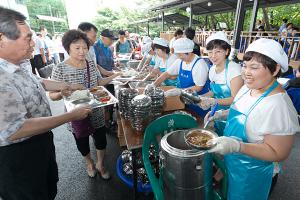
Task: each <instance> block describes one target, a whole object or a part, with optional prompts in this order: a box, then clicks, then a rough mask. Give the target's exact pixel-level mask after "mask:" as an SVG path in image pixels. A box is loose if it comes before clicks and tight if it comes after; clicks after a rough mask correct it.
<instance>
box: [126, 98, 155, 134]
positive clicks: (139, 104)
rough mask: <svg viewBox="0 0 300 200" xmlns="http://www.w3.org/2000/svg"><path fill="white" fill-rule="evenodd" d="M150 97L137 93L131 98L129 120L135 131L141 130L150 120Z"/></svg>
mask: <svg viewBox="0 0 300 200" xmlns="http://www.w3.org/2000/svg"><path fill="white" fill-rule="evenodd" d="M151 103H152V101H151V98H150V97H149V96H147V95H144V94H142V95H138V96H136V97H134V98H133V99H132V100H131V109H130V111H131V115H130V121H131V125H132V127H133V128H134V129H135V130H136V131H143V130H144V129H145V127H146V126H147V125H148V123H149V122H150V120H151V118H152V116H151Z"/></svg>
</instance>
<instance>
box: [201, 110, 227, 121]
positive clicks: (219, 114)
mask: <svg viewBox="0 0 300 200" xmlns="http://www.w3.org/2000/svg"><path fill="white" fill-rule="evenodd" d="M210 112H211V111H209V112H208V113H207V114H206V115H205V117H204V124H205V123H206V122H207V120H210V121H214V120H226V119H227V115H228V110H217V111H216V112H215V114H214V116H212V117H210V118H208V117H209V115H210Z"/></svg>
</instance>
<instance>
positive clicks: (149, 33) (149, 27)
mask: <svg viewBox="0 0 300 200" xmlns="http://www.w3.org/2000/svg"><path fill="white" fill-rule="evenodd" d="M149 29H150V27H149V21H148V22H147V34H148V36H150V32H149Z"/></svg>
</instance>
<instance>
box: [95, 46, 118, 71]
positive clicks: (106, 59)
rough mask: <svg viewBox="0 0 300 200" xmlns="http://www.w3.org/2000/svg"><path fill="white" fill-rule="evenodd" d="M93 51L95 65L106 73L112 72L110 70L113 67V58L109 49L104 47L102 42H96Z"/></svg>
mask: <svg viewBox="0 0 300 200" xmlns="http://www.w3.org/2000/svg"><path fill="white" fill-rule="evenodd" d="M94 50H95V54H96V60H97V64H98V65H100V66H101V67H103V68H104V69H106V70H107V71H112V68H113V67H114V58H113V55H112V52H111V50H110V49H109V47H105V46H104V44H103V42H102V41H101V40H98V42H97V43H96V44H94Z"/></svg>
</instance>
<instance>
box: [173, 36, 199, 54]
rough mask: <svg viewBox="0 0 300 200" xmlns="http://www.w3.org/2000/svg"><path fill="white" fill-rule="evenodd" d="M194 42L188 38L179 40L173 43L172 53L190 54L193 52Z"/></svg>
mask: <svg viewBox="0 0 300 200" xmlns="http://www.w3.org/2000/svg"><path fill="white" fill-rule="evenodd" d="M194 46H195V44H194V42H193V41H192V40H190V39H188V38H179V39H177V40H175V41H174V43H173V48H174V53H190V52H193V49H194Z"/></svg>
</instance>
